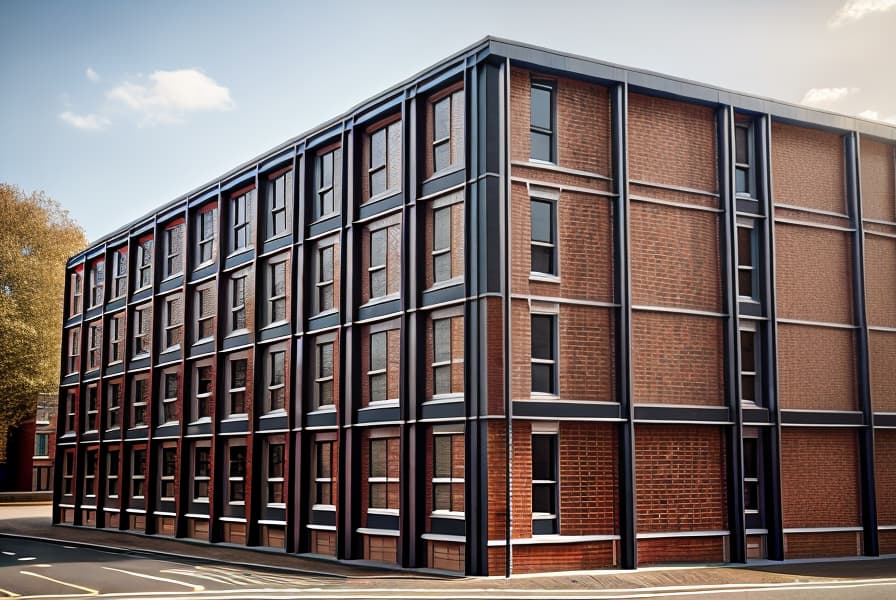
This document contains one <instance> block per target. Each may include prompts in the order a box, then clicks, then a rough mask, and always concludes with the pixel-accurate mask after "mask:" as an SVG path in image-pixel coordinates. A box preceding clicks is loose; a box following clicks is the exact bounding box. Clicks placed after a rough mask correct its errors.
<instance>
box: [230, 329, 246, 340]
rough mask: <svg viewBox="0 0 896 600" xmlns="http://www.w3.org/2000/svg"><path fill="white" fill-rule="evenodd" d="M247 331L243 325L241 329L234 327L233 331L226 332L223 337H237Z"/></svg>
mask: <svg viewBox="0 0 896 600" xmlns="http://www.w3.org/2000/svg"><path fill="white" fill-rule="evenodd" d="M247 333H249V330H248V329H246V328H245V327H243V328H242V329H235V330H233V331H230V332H228V333H227V335H225V336H224V339H225V340H226V339H229V338H235V337H238V336H241V335H246V334H247Z"/></svg>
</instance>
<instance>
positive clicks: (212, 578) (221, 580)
mask: <svg viewBox="0 0 896 600" xmlns="http://www.w3.org/2000/svg"><path fill="white" fill-rule="evenodd" d="M159 573H171V574H172V575H184V576H186V577H197V578H199V579H207V580H209V581H214V582H215V583H223V584H227V583H228V581H227V580H225V579H224V578H222V577H216V576H214V575H210V574H206V573H197V572H196V571H194V570H192V569H163V570H161V571H159Z"/></svg>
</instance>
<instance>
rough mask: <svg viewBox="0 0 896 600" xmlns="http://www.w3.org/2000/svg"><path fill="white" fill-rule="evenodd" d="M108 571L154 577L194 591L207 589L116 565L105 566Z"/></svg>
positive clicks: (148, 577)
mask: <svg viewBox="0 0 896 600" xmlns="http://www.w3.org/2000/svg"><path fill="white" fill-rule="evenodd" d="M103 568H104V569H106V570H107V571H117V572H119V573H125V574H126V575H133V576H134V577H143V578H144V579H152V580H154V581H164V582H165V583H173V584H174V585H182V586H184V587H188V588H190V589H191V590H193V591H194V592H203V591H205V587H204V586H201V585H193V584H192V583H186V582H184V581H178V580H177V579H168V578H167V577H156V576H155V575H147V574H146V573H137V572H135V571H126V570H124V569H116V568H115V567H103Z"/></svg>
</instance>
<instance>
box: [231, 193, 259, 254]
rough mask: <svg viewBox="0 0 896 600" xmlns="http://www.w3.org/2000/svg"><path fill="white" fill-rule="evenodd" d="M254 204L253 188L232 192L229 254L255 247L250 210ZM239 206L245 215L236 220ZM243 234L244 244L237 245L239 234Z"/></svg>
mask: <svg viewBox="0 0 896 600" xmlns="http://www.w3.org/2000/svg"><path fill="white" fill-rule="evenodd" d="M254 206H255V188H254V187H252V188H250V189H244V190H240V191H237V192H235V193H232V194H231V195H230V199H229V208H230V211H229V224H230V236H229V237H230V240H229V242H230V243H229V246H230V254H231V255H233V254H238V253H241V252H244V251H246V250H249V249H250V248H253V247H255V240H253V239H252V237H253V235H252V234H253V226H252V223H253V215H252V211H253V209H254ZM240 208H242V210H243V212H244V214H245V217H244V220H242V221H240V220H238V219H239V218H240V217H239V213H240V210H239V209H240ZM240 234H243V235H245V244H244V245H242V246H238V245H237V243H238V240H239V235H240Z"/></svg>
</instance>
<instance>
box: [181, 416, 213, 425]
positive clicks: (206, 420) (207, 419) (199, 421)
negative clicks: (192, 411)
mask: <svg viewBox="0 0 896 600" xmlns="http://www.w3.org/2000/svg"><path fill="white" fill-rule="evenodd" d="M211 422H212V418H211V417H200V418H198V419H196V420H195V421H190V422H189V423H187V425H202V424H203V423H211Z"/></svg>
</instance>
